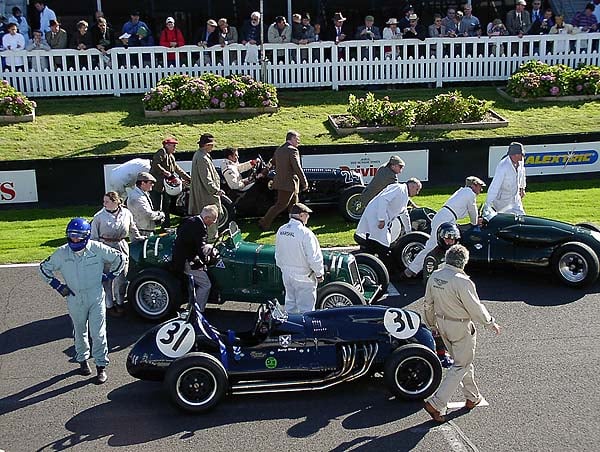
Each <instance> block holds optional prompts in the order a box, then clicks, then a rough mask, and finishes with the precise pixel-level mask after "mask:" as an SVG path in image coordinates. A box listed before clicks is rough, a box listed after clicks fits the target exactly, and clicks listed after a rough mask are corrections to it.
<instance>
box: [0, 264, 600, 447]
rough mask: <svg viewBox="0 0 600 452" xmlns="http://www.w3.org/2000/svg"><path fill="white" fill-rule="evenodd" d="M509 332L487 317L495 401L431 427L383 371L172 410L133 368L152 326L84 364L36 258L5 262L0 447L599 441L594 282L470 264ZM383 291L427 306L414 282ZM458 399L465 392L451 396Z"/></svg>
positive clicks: (599, 290)
mask: <svg viewBox="0 0 600 452" xmlns="http://www.w3.org/2000/svg"><path fill="white" fill-rule="evenodd" d="M473 279H474V280H475V282H476V283H477V286H478V290H479V294H480V296H481V298H482V299H483V300H484V301H485V302H486V304H487V307H488V309H489V310H490V311H491V313H492V315H494V316H495V317H496V318H497V319H498V321H499V323H500V324H501V325H502V326H503V332H502V335H501V336H499V337H497V338H496V337H494V336H493V335H492V334H491V333H488V332H485V331H483V330H481V329H480V335H479V338H480V340H479V347H478V356H477V359H476V364H475V365H476V379H477V381H478V383H479V386H480V388H481V391H482V393H483V395H484V397H485V398H486V400H487V401H488V402H489V404H490V405H489V407H482V408H476V409H475V410H473V411H472V412H471V413H466V412H464V410H458V411H455V412H453V414H452V415H451V416H450V418H451V419H452V420H451V422H449V423H448V424H445V425H443V426H436V425H434V424H433V423H432V421H431V420H430V418H429V416H428V415H427V414H426V413H425V412H424V411H423V410H422V409H421V406H420V404H418V403H405V402H399V401H396V400H394V399H393V398H392V397H391V396H390V394H389V393H388V392H387V390H386V389H385V387H384V385H383V382H382V381H381V380H380V379H377V378H374V379H370V380H360V381H357V382H352V383H349V384H345V385H342V386H339V387H336V388H333V389H330V390H326V391H319V392H306V393H300V394H273V395H262V396H235V397H228V398H226V399H225V400H224V402H223V403H222V404H221V405H219V406H218V407H217V408H216V410H214V411H212V412H211V413H209V414H207V415H203V416H192V415H188V414H183V413H181V412H179V411H177V410H176V409H175V408H174V407H172V406H171V404H170V403H169V401H168V399H167V396H166V394H165V393H164V392H163V391H162V386H161V384H160V383H150V382H140V381H136V380H134V379H133V378H131V377H130V376H129V375H128V374H127V372H126V370H125V358H126V355H127V352H128V349H129V347H130V346H131V345H132V344H133V343H134V342H135V340H136V339H137V338H138V337H139V336H140V335H141V334H142V333H143V332H144V331H145V330H147V329H148V328H150V326H151V324H149V323H146V322H144V321H142V320H140V319H139V318H137V317H136V316H135V315H133V314H131V313H130V314H128V315H127V316H126V317H124V318H119V319H113V318H109V319H108V337H109V346H110V359H111V365H110V366H109V368H108V371H109V381H108V382H107V383H106V384H105V385H103V386H96V385H94V384H93V383H92V380H90V379H88V378H85V377H81V376H79V375H78V374H77V367H78V366H77V365H76V364H74V363H73V362H69V360H70V357H71V356H72V354H73V348H72V340H71V339H70V322H69V318H68V315H67V314H66V307H65V303H64V301H63V300H62V299H61V298H60V297H59V296H58V295H57V294H55V293H54V291H52V290H51V289H50V288H49V287H48V286H46V285H45V284H44V283H43V282H42V280H41V279H40V278H39V277H38V275H37V268H35V267H25V268H0V281H2V284H0V432H1V433H0V449H3V450H6V451H31V450H64V449H66V448H70V447H74V448H75V450H93V449H95V450H108V449H110V448H113V447H121V448H123V449H126V450H142V449H143V450H146V451H148V450H149V451H153V450H165V449H168V450H172V451H179V450H181V451H183V450H193V449H197V450H227V449H235V450H242V451H245V450H253V451H256V450H295V451H296V450H297V451H303V450H306V451H309V450H310V451H315V450H319V451H320V450H334V451H342V450H361V451H370V450H387V451H405V450H418V451H432V450H436V451H442V450H443V451H469V450H480V451H484V450H490V451H491V450H529V451H535V450H540V451H541V450H544V451H548V450H556V451H559V450H560V451H563V450H578V451H584V450H597V443H598V440H600V431H599V430H598V428H597V424H596V421H595V419H596V416H595V415H596V412H597V407H598V405H599V403H600V397H599V396H598V393H597V392H596V386H597V382H598V376H597V372H596V369H597V366H598V364H597V359H598V352H597V346H596V344H597V343H598V342H599V340H600V323H599V322H598V321H597V320H596V317H597V312H598V311H599V310H600V284H599V283H596V284H595V285H594V286H592V287H591V288H588V289H587V290H586V291H578V290H572V289H569V288H566V287H563V286H560V285H558V284H556V283H553V282H552V281H551V279H550V277H548V276H547V275H538V274H532V273H528V272H523V273H521V272H517V271H514V272H504V273H494V274H491V273H476V274H474V275H473ZM396 289H397V290H396V292H397V295H396V294H394V295H392V296H388V297H387V298H386V300H384V302H385V303H386V304H389V305H392V306H401V307H404V306H408V307H410V308H413V309H415V310H417V311H421V310H422V303H421V302H420V301H419V298H420V297H421V296H422V295H423V291H424V289H423V286H422V285H420V284H414V285H406V286H397V287H396ZM255 309H256V305H250V304H242V303H236V304H231V305H230V304H226V305H224V306H222V307H217V306H210V309H209V311H208V313H207V316H208V318H209V320H210V321H211V322H213V323H214V324H216V325H217V326H227V327H229V328H232V327H233V328H234V329H236V328H238V329H239V328H243V326H244V325H245V324H247V323H249V322H251V317H252V314H251V312H252V311H254V310H255ZM453 400H454V401H457V402H459V401H461V398H460V397H459V396H458V395H457V396H456V397H455V398H454V399H453Z"/></svg>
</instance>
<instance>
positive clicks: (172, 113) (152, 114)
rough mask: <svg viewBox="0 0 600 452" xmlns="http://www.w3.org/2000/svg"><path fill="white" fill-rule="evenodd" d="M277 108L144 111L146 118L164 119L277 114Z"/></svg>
mask: <svg viewBox="0 0 600 452" xmlns="http://www.w3.org/2000/svg"><path fill="white" fill-rule="evenodd" d="M278 110H279V107H264V108H251V107H247V108H236V109H232V110H228V109H225V108H206V109H204V110H169V111H154V110H144V116H145V117H146V118H166V117H179V116H198V115H218V114H224V113H235V114H246V115H260V114H263V113H277V111H278Z"/></svg>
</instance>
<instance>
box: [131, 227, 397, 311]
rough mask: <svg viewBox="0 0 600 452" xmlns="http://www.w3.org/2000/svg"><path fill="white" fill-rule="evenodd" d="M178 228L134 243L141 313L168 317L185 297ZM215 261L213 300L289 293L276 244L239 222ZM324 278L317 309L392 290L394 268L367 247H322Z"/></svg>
mask: <svg viewBox="0 0 600 452" xmlns="http://www.w3.org/2000/svg"><path fill="white" fill-rule="evenodd" d="M175 237H176V233H175V232H170V233H167V234H161V235H159V236H153V237H150V238H148V239H147V240H145V241H143V242H142V241H140V242H137V243H132V244H131V246H130V253H129V254H130V259H129V272H128V274H127V278H128V279H129V287H128V292H127V293H128V300H129V302H130V303H132V305H133V306H134V308H135V310H136V311H137V312H138V314H139V315H141V316H142V317H144V318H146V319H149V320H161V319H164V318H168V316H169V315H170V314H171V312H172V311H173V310H174V309H175V308H177V307H179V306H181V305H182V303H183V301H184V300H186V297H185V292H186V289H185V287H186V286H185V284H183V283H182V276H183V275H175V274H174V273H173V272H172V271H171V270H170V264H171V257H172V250H173V244H174V241H175ZM215 248H216V249H217V250H218V252H219V255H220V256H219V258H218V259H217V261H216V263H215V264H213V265H211V266H209V268H208V275H209V277H210V280H211V282H212V286H213V289H212V292H211V296H210V298H209V302H210V303H223V302H225V301H247V302H258V303H262V302H266V301H267V300H271V299H273V298H278V299H284V288H283V280H282V276H281V271H280V270H279V268H278V267H277V266H276V265H275V246H274V245H260V244H257V243H252V242H246V241H244V240H242V234H241V231H240V230H239V228H238V226H237V224H236V223H235V222H231V223H230V226H229V229H228V230H225V231H224V232H222V233H221V235H220V238H219V241H218V242H217V243H216V244H215ZM323 260H324V264H325V275H324V276H325V280H324V281H323V282H322V283H320V284H319V286H318V288H317V309H323V308H331V307H336V306H348V305H360V304H365V303H373V302H375V301H377V300H378V299H379V298H380V297H381V296H383V295H384V294H385V293H386V292H387V287H388V284H389V274H388V271H387V269H386V268H385V266H384V265H383V263H382V262H381V261H380V260H379V259H377V258H376V257H375V256H372V255H370V254H366V253H359V254H356V255H353V254H350V253H344V252H340V251H328V250H323Z"/></svg>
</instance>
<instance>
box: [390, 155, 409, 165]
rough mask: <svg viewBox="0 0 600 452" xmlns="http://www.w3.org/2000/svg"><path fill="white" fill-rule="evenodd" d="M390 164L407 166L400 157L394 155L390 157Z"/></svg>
mask: <svg viewBox="0 0 600 452" xmlns="http://www.w3.org/2000/svg"><path fill="white" fill-rule="evenodd" d="M388 164H390V165H401V166H406V164H405V163H404V160H402V159H401V158H400V157H398V156H397V155H392V156H391V157H390V161H389V162H388Z"/></svg>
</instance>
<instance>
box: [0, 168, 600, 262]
mask: <svg viewBox="0 0 600 452" xmlns="http://www.w3.org/2000/svg"><path fill="white" fill-rule="evenodd" d="M453 190H454V188H450V187H446V188H437V189H435V190H433V189H425V190H423V192H422V194H421V195H420V196H418V197H416V198H415V202H417V203H418V204H419V205H423V206H428V207H431V208H434V209H436V210H437V209H439V208H440V207H441V206H442V205H443V203H444V202H445V201H446V199H447V198H448V196H449V195H450V194H451V193H452V192H453ZM484 196H485V195H483V196H480V197H479V202H483V201H484V200H485V197H484ZM598 199H600V179H593V180H586V181H576V182H573V181H569V182H551V183H530V184H529V187H528V194H527V196H526V197H525V202H524V204H525V209H526V211H527V213H528V214H530V215H535V216H540V217H545V218H552V219H556V220H561V221H566V222H568V223H580V222H592V223H599V224H600V211H599V210H598ZM99 209H100V207H99V206H76V207H70V208H64V209H23V210H13V211H3V212H1V214H0V264H7V263H23V262H38V261H41V260H42V259H45V258H46V257H47V256H48V255H50V254H51V253H52V251H53V250H54V249H55V248H56V247H58V246H60V245H62V244H64V243H65V238H64V230H65V226H66V224H67V223H68V221H69V220H70V219H71V218H73V217H76V216H83V217H86V218H91V217H92V216H93V214H94V213H95V212H96V211H98V210H99ZM175 218H177V217H175ZM283 221H284V218H283V217H280V218H279V220H278V221H277V222H275V224H274V225H273V227H274V228H275V227H278V225H280V224H281V223H283ZM463 222H464V221H463ZM238 224H239V225H240V228H241V230H242V232H243V235H244V237H245V239H246V240H249V241H256V242H260V243H268V244H272V243H274V242H275V235H274V231H272V232H268V233H263V232H261V231H260V230H259V229H258V226H257V225H256V221H255V220H252V219H244V220H239V221H238ZM309 226H310V227H311V228H312V230H313V231H314V232H315V234H317V237H318V238H319V241H320V243H321V246H323V247H327V246H347V245H354V240H353V238H352V237H353V234H354V230H355V229H356V224H354V223H349V222H347V221H345V220H343V219H342V217H341V216H339V215H338V214H337V213H334V212H332V209H321V210H316V212H315V214H313V215H312V216H311V219H310V224H309Z"/></svg>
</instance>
